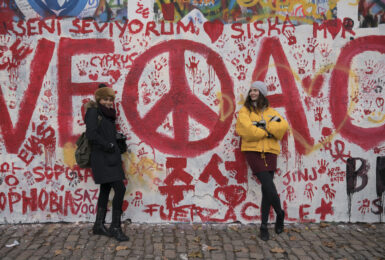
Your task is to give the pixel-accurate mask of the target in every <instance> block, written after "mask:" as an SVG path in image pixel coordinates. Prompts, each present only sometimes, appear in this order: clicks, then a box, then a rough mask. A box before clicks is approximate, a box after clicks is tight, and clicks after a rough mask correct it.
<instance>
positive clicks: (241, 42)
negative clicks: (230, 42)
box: [235, 36, 246, 51]
mask: <svg viewBox="0 0 385 260" xmlns="http://www.w3.org/2000/svg"><path fill="white" fill-rule="evenodd" d="M245 40H246V37H245V36H243V37H242V38H238V39H235V43H236V44H237V46H238V49H239V51H244V50H245V49H246V46H245V44H244V41H245Z"/></svg>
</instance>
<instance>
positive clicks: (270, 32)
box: [0, 0, 385, 223]
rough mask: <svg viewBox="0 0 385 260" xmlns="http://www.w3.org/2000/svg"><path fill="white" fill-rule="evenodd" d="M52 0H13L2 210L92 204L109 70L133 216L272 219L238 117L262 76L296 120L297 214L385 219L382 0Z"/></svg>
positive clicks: (5, 11) (1, 38)
mask: <svg viewBox="0 0 385 260" xmlns="http://www.w3.org/2000/svg"><path fill="white" fill-rule="evenodd" d="M127 2H130V3H129V4H130V6H129V8H127V5H128V3H127ZM47 3H48V1H40V0H19V1H16V0H15V1H12V0H8V1H6V0H2V1H0V8H1V9H0V111H1V113H0V223H19V222H22V223H30V222H58V221H69V222H77V221H93V220H94V218H95V208H96V202H97V198H98V186H97V185H95V184H94V182H93V178H92V173H91V170H90V169H81V168H79V167H78V166H77V165H76V163H75V158H74V151H75V149H76V144H75V142H76V139H77V138H78V137H79V135H80V134H81V133H82V132H83V131H84V130H85V124H84V121H83V116H84V113H85V111H84V107H83V105H84V104H85V103H86V102H87V101H88V100H89V99H92V98H93V92H94V91H95V90H96V88H97V85H98V84H99V83H107V84H109V85H110V86H112V88H113V89H114V90H115V92H116V95H117V99H116V109H117V111H118V120H117V121H118V129H119V131H121V132H123V133H124V134H125V135H126V136H127V144H128V146H129V149H130V151H129V152H126V153H124V154H123V155H122V158H123V167H124V170H125V175H126V178H127V180H126V181H125V184H126V186H127V191H126V194H125V198H124V205H123V210H124V219H131V220H132V221H134V222H148V223H153V222H225V223H229V222H234V221H239V222H242V223H251V222H259V221H260V219H261V214H260V207H261V188H260V183H259V182H258V180H257V179H256V178H255V177H253V175H252V172H251V170H250V168H249V167H248V165H247V163H246V160H245V158H244V156H243V154H242V152H241V151H240V138H239V136H237V134H236V133H235V123H236V119H237V113H238V111H239V109H240V108H241V107H242V105H243V102H244V100H245V97H246V95H247V91H248V89H249V86H250V82H252V81H253V80H262V81H265V82H266V84H267V85H268V91H269V96H268V98H269V100H270V103H271V105H272V106H273V107H275V108H276V109H277V110H278V111H279V112H280V113H281V114H282V115H283V116H284V117H285V118H286V119H287V121H288V122H289V125H290V130H289V132H288V133H287V134H286V135H285V137H284V139H283V140H282V142H281V147H282V153H281V154H280V156H279V157H278V168H279V169H278V170H277V172H276V173H275V183H276V185H277V190H278V192H279V195H280V198H281V201H282V203H283V207H284V209H285V211H286V213H287V214H286V215H287V216H286V221H288V222H320V221H344V222H348V221H351V222H357V221H360V222H382V221H383V220H384V218H383V214H384V203H383V201H384V191H385V109H384V99H385V89H384V88H385V26H384V25H383V17H384V5H383V3H382V2H381V1H355V0H346V1H305V0H298V1H278V0H277V1H268V0H254V1H245V0H227V1H226V0H222V1H219V0H174V1H169V0H133V1H117V0H115V1H108V0H100V1H98V0H94V1H91V0H89V1H73V0H57V1H50V3H49V4H47ZM370 15H371V17H372V18H373V17H374V18H373V19H375V21H377V22H371V21H369V20H370V19H371V18H370ZM368 17H369V18H368ZM364 27H365V28H364ZM110 206H111V205H110ZM270 217H271V220H274V219H275V217H274V213H273V211H272V212H271V216H270Z"/></svg>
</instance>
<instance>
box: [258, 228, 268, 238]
mask: <svg viewBox="0 0 385 260" xmlns="http://www.w3.org/2000/svg"><path fill="white" fill-rule="evenodd" d="M259 231H260V234H259V237H260V238H261V239H262V240H263V241H267V240H269V230H268V229H267V224H261V227H260V228H259Z"/></svg>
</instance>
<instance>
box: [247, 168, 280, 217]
mask: <svg viewBox="0 0 385 260" xmlns="http://www.w3.org/2000/svg"><path fill="white" fill-rule="evenodd" d="M254 174H255V175H256V176H257V178H258V180H259V181H260V182H261V184H262V203H261V211H262V224H267V221H268V219H269V212H270V206H273V208H274V211H275V213H276V214H279V213H281V211H282V208H281V201H280V199H279V196H278V192H277V189H276V187H275V184H274V182H273V177H274V171H265V172H258V173H254Z"/></svg>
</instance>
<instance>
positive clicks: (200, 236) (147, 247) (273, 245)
mask: <svg viewBox="0 0 385 260" xmlns="http://www.w3.org/2000/svg"><path fill="white" fill-rule="evenodd" d="M91 228H92V224H91V223H70V224H67V223H54V224H17V225H0V234H1V236H0V259H3V260H6V259H71V260H72V259H160V260H165V259H220V260H225V259H301V260H302V259H385V224H346V223H321V224H287V225H285V232H284V233H282V234H280V235H276V234H275V233H274V227H273V225H270V226H269V230H270V235H271V240H269V241H267V242H264V241H262V240H260V239H259V237H258V234H259V231H258V228H259V225H254V224H249V225H242V224H135V223H133V224H129V223H128V222H126V223H125V224H124V230H125V232H126V234H128V235H129V236H130V241H128V242H120V243H119V242H117V241H115V240H114V239H113V238H108V237H103V236H97V235H92V234H91V232H90V231H91ZM15 241H17V242H18V243H19V244H18V245H14V244H17V242H16V243H15ZM12 245H14V246H12ZM7 246H8V247H7ZM9 246H11V247H9Z"/></svg>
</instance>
